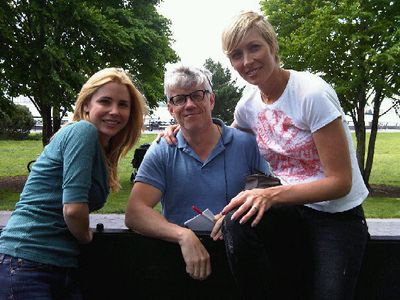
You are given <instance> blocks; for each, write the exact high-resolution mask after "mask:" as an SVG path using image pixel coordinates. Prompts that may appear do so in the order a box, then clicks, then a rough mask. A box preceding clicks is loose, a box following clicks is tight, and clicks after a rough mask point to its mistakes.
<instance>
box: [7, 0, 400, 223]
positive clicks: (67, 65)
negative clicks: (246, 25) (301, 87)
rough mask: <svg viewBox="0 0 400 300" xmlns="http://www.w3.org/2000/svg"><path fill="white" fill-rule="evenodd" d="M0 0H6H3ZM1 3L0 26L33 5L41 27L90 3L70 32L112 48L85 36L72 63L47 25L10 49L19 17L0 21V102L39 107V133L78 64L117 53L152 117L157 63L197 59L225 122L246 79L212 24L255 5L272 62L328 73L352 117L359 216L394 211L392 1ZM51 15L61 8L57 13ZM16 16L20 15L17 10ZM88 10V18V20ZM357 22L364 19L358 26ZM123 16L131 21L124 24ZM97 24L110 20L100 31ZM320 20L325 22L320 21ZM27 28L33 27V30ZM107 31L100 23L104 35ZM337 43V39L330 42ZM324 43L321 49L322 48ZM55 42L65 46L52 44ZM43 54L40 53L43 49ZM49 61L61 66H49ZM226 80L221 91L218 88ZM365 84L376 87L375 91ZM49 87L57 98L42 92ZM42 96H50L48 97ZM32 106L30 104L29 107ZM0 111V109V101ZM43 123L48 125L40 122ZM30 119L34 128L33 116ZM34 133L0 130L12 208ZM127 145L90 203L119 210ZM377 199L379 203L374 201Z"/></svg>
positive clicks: (158, 114) (64, 106)
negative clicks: (111, 188)
mask: <svg viewBox="0 0 400 300" xmlns="http://www.w3.org/2000/svg"><path fill="white" fill-rule="evenodd" d="M5 3H7V4H9V3H10V2H5ZM13 3H15V5H14V6H12V5H10V6H9V7H7V4H3V5H2V6H1V7H0V14H1V16H2V18H1V19H2V20H5V22H3V23H2V24H0V26H2V28H4V27H6V25H5V24H6V23H7V21H9V22H10V24H11V22H13V21H14V19H13V18H14V16H26V18H27V19H29V17H30V15H29V14H32V20H35V18H34V17H35V14H39V15H40V14H42V15H43V17H44V18H42V19H41V20H40V21H38V23H37V24H38V26H39V27H40V26H43V27H44V28H43V30H47V29H48V28H47V27H49V28H51V26H52V25H53V19H54V20H56V21H57V22H58V23H57V22H56V23H57V24H58V25H59V27H62V26H71V24H70V23H68V22H69V18H70V19H71V21H74V20H75V19H74V18H76V17H77V16H78V17H80V18H82V16H80V15H79V13H80V12H83V13H88V15H86V16H85V17H92V15H89V11H91V9H92V10H93V11H94V12H95V13H96V14H93V20H89V21H87V24H83V25H81V24H79V25H80V26H83V27H82V32H85V31H84V30H86V29H85V28H84V26H85V25H92V26H96V25H97V26H98V27H99V31H100V35H101V34H103V35H104V36H105V37H104V36H96V34H98V33H99V32H95V30H94V31H93V32H89V33H88V32H85V33H86V34H93V37H92V38H94V40H93V41H94V42H97V40H96V38H98V39H99V40H100V41H101V42H104V41H103V39H102V38H104V39H105V40H106V41H107V40H108V39H109V40H110V41H112V42H115V43H116V45H120V47H121V48H123V50H124V51H123V52H117V53H116V55H115V56H113V57H111V56H110V58H107V56H108V55H111V54H112V49H109V48H110V47H108V46H107V45H106V44H104V43H103V44H102V43H100V42H99V43H98V44H97V43H94V44H95V45H93V48H96V47H98V49H96V51H98V52H99V53H100V54H102V55H98V54H99V53H94V54H93V53H87V51H86V52H85V51H82V52H81V53H80V54H79V53H78V55H77V56H75V58H76V59H78V60H79V55H81V56H83V57H85V58H88V59H90V58H92V59H93V63H92V64H84V62H82V61H79V62H81V63H82V66H81V65H77V64H74V63H73V62H70V61H68V58H66V57H67V56H68V55H69V53H68V51H70V52H73V51H75V50H76V49H74V48H73V47H69V46H70V45H64V47H62V46H63V45H61V47H59V48H57V46H60V45H57V44H56V43H54V40H53V39H54V38H55V36H53V35H52V34H53V32H51V31H49V33H48V36H44V37H43V36H41V38H43V39H44V43H43V45H42V48H40V47H39V48H38V49H36V50H35V46H36V45H35V43H31V44H29V41H27V42H26V43H25V44H24V42H22V41H20V43H19V44H20V45H21V47H22V46H25V47H26V48H25V49H22V51H20V49H17V48H16V47H17V42H18V39H17V38H18V34H20V33H19V32H18V30H19V29H21V28H23V26H22V25H21V26H14V27H10V28H12V29H10V28H8V29H9V30H3V31H2V33H1V34H0V40H1V41H2V45H5V46H6V47H2V51H0V70H1V71H2V73H3V75H4V76H3V77H2V78H1V80H0V88H1V92H2V93H1V94H0V96H1V97H0V100H1V102H0V104H1V106H0V109H2V110H3V104H5V103H7V101H11V102H13V103H18V104H23V105H25V106H29V108H30V110H31V111H32V114H33V116H34V117H35V119H36V120H37V121H39V122H42V121H43V120H41V116H42V115H44V112H49V111H51V113H52V119H50V121H49V120H47V121H45V123H46V122H50V125H51V126H50V127H49V128H50V129H49V130H48V128H47V127H46V132H45V133H46V136H47V137H48V136H51V134H52V133H53V129H54V130H56V129H57V126H55V125H56V124H55V122H54V121H55V120H57V117H61V119H62V118H66V119H67V120H68V117H70V116H71V113H69V112H68V111H71V109H72V107H73V105H72V104H73V101H74V98H75V97H76V93H77V92H78V89H79V87H80V85H81V82H82V80H83V79H84V77H85V76H81V75H82V73H83V74H87V75H88V74H90V73H93V71H95V70H97V69H99V68H101V67H103V66H105V65H110V64H111V65H115V64H118V65H120V66H122V67H124V68H126V69H127V70H129V71H130V72H132V73H133V74H138V79H139V80H140V81H141V82H144V84H143V91H144V93H145V95H146V98H147V99H148V103H149V116H148V119H147V121H148V122H151V121H154V120H156V121H160V122H161V124H162V125H163V126H164V125H167V124H168V122H170V121H171V119H170V117H169V115H168V113H166V109H165V104H162V76H163V72H164V70H165V69H167V68H168V67H169V65H170V64H171V63H174V62H177V61H181V62H182V63H189V64H194V65H205V66H207V67H208V68H209V69H210V70H211V71H212V73H213V75H214V76H213V84H214V89H215V91H216V94H217V99H220V103H227V104H229V107H227V106H225V107H224V106H220V107H216V112H215V113H216V116H217V117H220V118H222V119H223V120H225V121H226V122H227V123H229V121H231V119H230V118H231V117H232V109H233V107H234V104H235V103H236V102H237V100H238V99H239V98H240V95H241V94H242V93H243V91H244V90H245V89H247V88H251V87H250V86H248V85H246V84H245V83H244V82H243V80H241V78H240V77H239V76H238V75H237V74H236V72H235V71H233V70H232V68H231V66H230V64H229V61H228V60H227V58H226V57H225V56H224V55H223V53H222V50H221V47H220V34H221V31H222V28H223V26H224V25H225V24H226V23H227V22H228V21H229V19H230V18H231V17H232V16H233V15H234V14H236V13H238V12H239V11H240V10H249V9H251V10H257V11H260V12H262V13H264V14H265V15H266V16H268V18H269V19H270V20H271V22H272V23H273V25H274V26H275V27H276V29H277V33H278V38H279V39H280V46H281V57H282V61H283V63H284V67H286V68H294V69H298V70H309V71H311V72H314V73H318V74H322V75H323V77H324V78H325V79H326V80H327V81H328V82H330V83H331V84H333V85H334V86H335V87H336V89H337V91H338V94H339V96H340V99H341V101H342V105H343V106H344V108H345V110H346V111H347V113H348V115H347V117H348V122H349V124H350V125H351V126H353V127H354V129H355V130H354V131H353V132H354V143H355V145H356V147H358V148H357V154H358V156H359V161H360V162H362V163H361V164H362V166H361V168H362V171H363V173H367V174H366V178H367V179H366V180H367V181H368V183H369V184H370V187H371V195H372V196H373V197H370V198H369V199H368V201H367V202H366V208H367V209H368V211H367V216H368V214H369V216H370V217H371V216H372V217H373V216H376V217H382V214H383V215H384V217H398V216H399V214H400V213H399V205H398V204H399V192H398V190H399V187H400V173H399V172H400V171H399V170H398V169H399V168H398V161H399V158H400V157H399V155H400V146H399V143H400V141H399V140H400V133H399V132H397V129H398V127H399V125H400V117H399V115H398V114H397V113H396V110H398V108H399V76H398V75H399V72H398V71H399V69H398V68H399V66H397V64H394V65H393V61H394V62H396V61H399V56H400V50H399V49H400V46H399V33H398V28H399V22H400V18H399V12H400V9H398V8H399V7H398V6H399V3H398V2H393V1H381V2H379V3H377V2H376V1H372V0H370V1H353V2H352V3H349V2H348V1H325V2H324V6H318V5H320V4H321V3H318V1H309V2H307V6H304V5H303V6H302V7H300V6H296V5H299V3H297V2H296V1H293V2H292V3H291V4H289V3H287V2H286V1H280V0H269V1H255V0H251V1H240V0H232V1H226V0H224V1H210V0H205V1H193V0H190V1H178V0H165V1H148V3H146V4H138V5H137V6H135V5H136V4H135V3H134V1H125V2H124V1H115V2H113V4H108V3H107V1H97V2H96V3H95V2H92V1H77V0H76V1H70V2H69V3H68V5H70V7H63V6H62V3H63V2H55V1H47V2H46V3H47V4H48V6H47V7H41V6H40V3H41V2H40V1H35V0H32V1H15V2H13ZM23 3H28V5H25V6H24V4H23ZM60 3H61V4H60ZM296 3H297V4H296ZM107 5H109V6H110V7H107ZM112 5H120V6H118V7H115V6H112ZM140 5H142V6H140ZM7 9H9V11H7ZM63 9H65V11H63ZM78 9H81V10H78ZM107 9H108V10H107ZM139 9H140V12H141V13H142V15H140V16H138V15H136V14H135V12H136V11H138V10H139ZM14 11H15V12H14ZM71 11H73V14H71ZM110 11H111V12H112V13H113V14H114V15H112V16H115V17H120V18H123V17H127V18H128V17H132V18H136V19H138V20H139V22H138V24H139V25H142V24H141V23H140V22H142V23H146V22H149V23H148V28H147V30H148V32H147V31H146V33H148V34H149V36H150V35H151V36H152V37H153V35H154V36H156V38H155V39H154V40H151V41H150V43H149V41H148V40H146V36H145V34H143V36H140V34H141V32H143V31H144V28H141V29H140V30H136V28H133V27H134V26H135V25H132V24H137V23H134V22H132V23H129V22H127V24H125V27H127V28H125V29H126V31H123V30H122V29H121V28H115V27H112V26H115V24H116V23H118V20H111V21H113V22H114V23H113V22H110V24H108V23H107V22H106V20H104V19H101V20H102V22H103V23H104V24H103V23H98V19H96V18H101V17H103V16H107V17H110V15H107V14H109V13H110ZM10 12H12V13H10ZM157 13H159V14H160V15H162V16H164V17H165V18H167V20H168V22H169V23H168V22H167V23H163V21H162V20H161V19H160V20H161V21H160V20H158V19H157V18H158V16H157V15H156V14H157ZM60 16H61V17H62V18H64V20H61V19H57V17H58V18H60ZM153 18H154V19H156V21H154V24H155V25H157V26H160V27H157V26H155V25H154V24H153V23H151V22H153ZM23 19H24V18H21V20H23ZM42 20H44V21H42ZM80 20H81V19H79V18H78V19H76V20H75V21H77V22H80ZM288 20H289V21H288ZM90 21H93V23H91V24H90ZM158 21H160V22H158ZM20 22H22V21H20ZM63 22H65V24H64V23H63ZM96 22H97V23H96ZM365 24H368V26H367V27H366V26H364V25H365ZM153 25H154V26H153ZM107 26H111V27H110V28H111V29H115V32H112V30H109V29H110V28H108V27H107ZM129 26H133V27H132V28H129ZM20 27H21V28H20ZM78 27H79V26H78ZM160 28H161V29H160ZM396 28H397V31H396ZM117 29H118V30H120V31H117ZM128 29H129V30H130V31H129V30H128ZM69 30H70V27H65V31H66V32H69ZM101 30H105V31H107V30H109V31H110V32H104V33H102V32H101ZM157 30H158V31H157ZM329 30H330V32H325V31H329ZM10 32H12V33H13V34H14V35H15V40H13V39H12V38H10V36H12V34H11V35H8V34H9V33H10ZM33 33H36V32H34V30H33ZM107 34H110V35H109V36H107ZM123 34H131V35H137V36H139V37H140V38H142V39H143V40H141V39H140V38H138V39H136V40H135V42H136V44H137V45H135V44H133V43H132V44H129V42H131V41H129V42H128V41H127V42H125V43H124V41H122V42H121V36H123V37H126V36H124V35H123ZM61 35H62V34H61ZM120 35H121V36H120ZM21 36H22V34H21ZM83 40H84V39H83ZM118 43H119V44H118ZM141 43H143V44H141ZM149 45H151V46H150V48H148V47H149ZM341 46H343V47H342V48H341ZM81 47H82V46H81ZM146 47H147V48H146ZM157 47H159V48H161V49H165V51H164V52H162V51H161V53H156V52H154V57H150V59H147V60H146V56H145V55H144V53H143V52H144V51H145V50H144V49H147V50H148V52H150V53H151V54H153V52H152V51H154V49H155V48H157ZM162 47H164V48H162ZM346 47H347V48H346ZM83 48H85V47H83ZM153 48H154V49H153ZM310 49H311V50H310ZM327 49H328V50H329V51H328V53H326V52H327ZM17 50H18V51H20V52H18V51H17ZM30 51H32V52H30ZM35 51H36V52H35ZM64 51H65V56H63V55H64ZM94 52H95V51H94ZM60 53H61V54H60ZM104 53H107V55H104ZM360 53H361V54H362V55H360ZM73 54H74V53H72V54H71V59H73V58H74V56H73ZM118 54H120V55H118ZM36 56H37V57H36ZM49 57H50V59H48V58H49ZM37 58H41V59H43V63H40V62H38V60H37ZM157 59H158V60H157ZM318 60H319V61H318ZM324 60H325V61H324ZM137 61H140V62H141V63H142V64H143V66H144V67H143V68H142V69H140V68H137V67H136V65H135V63H136V62H137ZM58 64H59V65H62V66H63V68H58ZM152 64H153V65H157V66H158V69H154V67H153V66H152ZM330 64H331V65H332V66H330V67H329V68H326V65H330ZM53 65H54V66H53ZM73 67H76V69H77V70H73V69H71V68H73ZM146 67H147V69H148V70H147V69H146ZM151 71H153V73H151ZM18 72H19V73H18ZM40 72H42V73H45V72H48V73H50V74H49V75H50V76H48V77H46V76H42V77H45V79H47V81H42V82H41V86H42V87H45V88H44V89H43V90H44V94H42V98H40V97H37V95H33V94H29V91H30V90H32V89H33V88H34V86H33V85H32V82H34V81H35V80H34V79H35V78H34V77H32V76H33V75H32V74H34V73H39V74H40ZM69 73H71V74H72V75H73V76H75V77H79V76H81V77H80V80H76V82H70V81H68V80H69V78H66V77H68V76H66V77H63V76H64V75H65V74H68V75H69ZM149 73H151V74H149ZM87 75H86V76H87ZM73 76H72V77H73ZM54 79H56V80H54ZM75 79H76V78H75ZM214 81H215V82H214ZM149 82H151V84H149ZM358 84H361V85H358ZM57 85H59V90H60V88H61V90H62V89H64V90H62V92H61V93H60V92H59V91H58V90H57ZM360 87H362V88H360ZM382 87H384V88H382ZM227 90H228V92H226V91H227ZM376 95H378V96H379V97H375V96H376ZM57 97H58V99H61V100H60V101H59V102H57V101H55V102H54V99H56V98H57ZM354 99H356V101H354ZM32 100H33V101H32ZM52 101H53V102H52ZM32 103H35V105H32ZM49 103H50V105H48V104H49ZM57 105H61V106H60V107H58V108H59V110H58V112H59V113H60V112H62V111H64V110H65V112H66V115H64V116H62V115H57V110H55V109H54V108H57V107H56V106H57ZM38 109H39V110H40V111H41V113H40V114H39V112H38ZM49 109H50V110H49ZM1 112H2V111H0V113H1ZM47 115H48V114H47ZM5 116H7V112H6V113H5ZM148 124H149V123H148ZM53 125H54V127H52V126H53ZM46 126H47V125H46ZM36 129H39V130H41V129H42V127H40V124H39V126H37V128H36ZM145 129H146V128H145ZM147 129H149V128H147ZM371 137H372V139H371ZM153 138H154V135H151V134H147V132H146V134H143V136H142V139H141V140H140V141H139V143H138V145H140V144H141V143H144V142H151V141H152V139H153ZM41 139H42V140H41ZM42 142H43V143H46V138H43V135H42V136H40V135H38V134H31V135H29V137H28V139H26V140H23V141H15V140H7V139H5V140H2V141H0V154H1V159H0V199H1V200H0V209H7V210H10V209H12V207H13V203H15V201H16V200H17V199H18V195H19V192H20V190H21V188H22V184H23V182H24V180H25V179H26V176H27V173H28V171H27V169H26V164H27V163H28V162H29V161H31V160H34V159H35V157H36V156H37V155H38V154H39V153H40V152H41V150H42V147H43V146H42ZM138 145H137V146H138ZM132 157H133V150H132V152H131V153H129V154H128V156H127V157H126V158H125V159H124V160H123V161H122V164H121V181H122V186H123V188H122V190H121V192H119V193H117V194H112V195H111V197H110V201H109V202H108V204H107V206H106V207H105V208H104V209H103V210H102V212H118V213H122V212H123V211H124V209H125V205H126V201H127V197H128V195H129V191H130V188H131V183H130V180H129V179H130V175H131V173H132V172H133V169H132V166H131V164H130V160H131V159H132ZM368 172H370V174H368ZM369 203H373V204H374V205H373V206H374V207H373V208H371V209H369V208H368V205H369ZM375 204H376V205H377V206H376V207H375ZM384 211H385V213H383V212H384Z"/></svg>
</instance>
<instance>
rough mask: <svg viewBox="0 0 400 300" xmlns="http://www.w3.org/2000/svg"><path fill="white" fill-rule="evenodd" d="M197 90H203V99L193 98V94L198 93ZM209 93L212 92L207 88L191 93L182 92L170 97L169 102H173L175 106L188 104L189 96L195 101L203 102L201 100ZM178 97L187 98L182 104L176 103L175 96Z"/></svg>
mask: <svg viewBox="0 0 400 300" xmlns="http://www.w3.org/2000/svg"><path fill="white" fill-rule="evenodd" d="M197 92H202V93H203V96H202V97H201V99H199V100H195V99H193V97H192V95H193V94H194V93H197ZM207 93H210V91H209V90H206V89H204V90H195V91H193V92H191V93H190V94H180V95H175V96H173V97H170V98H169V102H171V103H172V104H173V105H175V106H183V105H185V104H186V102H187V98H188V97H189V98H190V99H191V100H192V101H193V102H201V101H203V100H204V97H205V96H206V94H207ZM176 97H185V100H184V101H183V102H182V103H180V104H176V103H175V101H174V98H176Z"/></svg>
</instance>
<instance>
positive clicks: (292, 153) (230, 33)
mask: <svg viewBox="0 0 400 300" xmlns="http://www.w3.org/2000/svg"><path fill="white" fill-rule="evenodd" d="M222 44H223V49H224V52H225V53H226V55H227V56H228V58H229V59H230V62H231V64H232V66H233V68H234V69H235V70H236V71H237V72H238V73H239V74H240V76H241V77H242V78H243V79H245V80H246V81H247V82H248V83H250V84H252V85H254V86H255V87H254V89H253V90H252V91H250V92H249V93H247V94H246V95H244V96H243V98H242V99H241V100H240V101H239V102H238V104H237V107H236V110H235V120H234V123H233V124H232V125H233V126H235V127H238V128H241V129H244V130H248V131H251V132H253V133H254V134H255V135H256V136H257V141H258V146H259V148H260V151H261V154H262V155H263V156H264V158H265V159H266V160H267V161H268V162H269V163H270V165H271V169H272V171H273V172H274V174H275V175H276V176H278V177H279V178H280V179H281V181H282V183H283V185H282V186H277V187H272V188H268V189H253V190H247V191H243V192H241V193H240V194H238V195H237V196H236V197H235V198H233V199H232V200H231V202H230V203H229V204H228V205H227V206H226V207H225V208H224V210H223V212H222V213H224V214H229V215H230V217H229V218H228V217H227V218H225V224H224V228H223V232H224V239H228V241H225V242H226V244H227V255H228V261H229V263H230V266H231V269H232V272H233V275H234V277H235V279H236V281H237V283H238V286H239V288H240V290H241V292H242V295H243V297H246V298H247V297H250V298H252V297H256V296H266V295H268V294H271V293H272V294H273V292H271V289H273V287H274V286H275V285H276V281H277V280H279V277H278V279H277V278H274V274H271V272H273V270H274V268H275V267H276V268H279V266H280V265H281V264H288V265H292V266H293V269H295V267H296V266H295V264H296V262H300V261H301V260H302V259H303V261H304V262H306V264H307V268H306V269H307V272H306V274H308V275H310V277H304V278H305V280H306V281H303V284H302V286H303V287H304V288H305V291H304V293H305V294H303V293H300V292H299V294H298V295H299V298H305V299H319V300H321V299H336V300H337V299H353V297H354V291H355V287H356V283H357V278H358V274H359V270H360V267H361V263H362V258H363V253H364V249H365V245H366V242H367V239H368V229H367V225H366V222H365V218H364V213H363V210H362V207H361V204H362V202H363V201H364V199H365V198H366V197H367V194H368V190H367V188H366V187H365V184H364V182H363V179H362V176H361V173H360V170H359V167H358V165H357V159H356V155H355V151H354V148H353V144H352V139H351V134H350V131H349V128H348V126H347V124H346V121H345V118H344V117H345V116H344V113H343V110H342V108H341V107H340V103H339V100H338V98H337V95H336V93H335V91H334V90H333V89H332V87H331V86H330V85H329V84H327V83H326V82H325V81H324V80H323V79H321V78H320V77H318V76H315V75H312V74H310V73H307V72H297V71H293V70H285V69H283V68H281V67H280V66H279V57H278V42H277V39H276V35H275V32H274V30H273V28H272V26H271V25H270V24H269V23H268V21H267V20H266V19H265V18H264V17H263V16H262V15H260V14H258V13H255V12H243V13H241V14H239V15H238V16H236V17H235V18H234V20H233V22H232V23H231V24H230V25H229V26H228V27H227V28H226V30H225V31H224V33H223V35H222ZM271 228H273V229H271ZM299 233H301V234H302V235H301V238H300V239H297V237H296V235H297V234H299ZM288 240H291V241H290V242H288V244H287V245H291V247H293V248H292V249H283V248H284V247H283V245H285V241H288ZM306 241H309V243H305V242H306ZM279 243H280V244H279ZM271 244H275V246H276V247H277V248H278V250H276V249H275V250H274V249H272V250H271V249H270V246H271ZM301 245H306V246H307V247H306V250H307V251H306V252H304V253H305V254H304V253H303V252H300V251H301V250H299V249H302V248H301ZM272 247H274V246H272ZM279 247H280V248H279ZM274 253H275V254H276V253H279V255H280V256H279V255H278V258H276V257H274ZM300 253H303V254H301V255H302V256H301V257H299V255H300ZM289 256H290V257H289ZM282 257H283V258H282ZM277 259H278V261H277ZM291 259H292V260H291ZM279 260H280V261H279ZM292 263H293V264H292ZM297 269H301V268H297ZM299 272H301V270H300V271H299ZM294 274H302V273H295V272H294ZM274 280H275V281H274ZM295 281H299V278H295V279H294V281H293V282H295ZM288 284H290V283H288ZM278 285H279V283H278ZM281 292H282V293H283V294H282V295H281V296H282V297H281V299H283V298H284V294H285V291H281ZM291 292H293V291H291Z"/></svg>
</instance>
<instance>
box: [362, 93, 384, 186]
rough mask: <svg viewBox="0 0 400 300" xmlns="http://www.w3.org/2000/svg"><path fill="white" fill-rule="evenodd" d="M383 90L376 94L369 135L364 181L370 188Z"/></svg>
mask: <svg viewBox="0 0 400 300" xmlns="http://www.w3.org/2000/svg"><path fill="white" fill-rule="evenodd" d="M381 98H382V91H377V92H376V94H375V99H374V110H373V117H372V124H371V134H370V137H369V143H368V153H367V161H366V163H365V174H364V182H365V184H366V185H367V187H368V189H370V186H369V177H370V176H371V170H372V165H373V162H374V153H375V143H376V136H377V134H378V125H379V123H378V121H379V112H380V108H381V104H382V99H381Z"/></svg>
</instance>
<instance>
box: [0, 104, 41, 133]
mask: <svg viewBox="0 0 400 300" xmlns="http://www.w3.org/2000/svg"><path fill="white" fill-rule="evenodd" d="M0 116H1V117H0V138H1V139H24V138H26V137H27V136H28V135H29V131H30V129H31V128H32V127H33V125H35V120H34V119H33V116H32V114H31V112H30V111H29V109H28V108H27V107H26V106H23V105H18V104H17V105H13V106H12V108H11V109H8V111H7V112H4V111H2V110H1V109H0Z"/></svg>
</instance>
